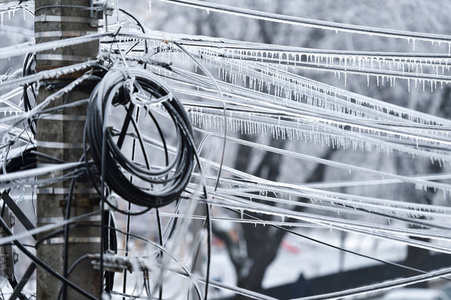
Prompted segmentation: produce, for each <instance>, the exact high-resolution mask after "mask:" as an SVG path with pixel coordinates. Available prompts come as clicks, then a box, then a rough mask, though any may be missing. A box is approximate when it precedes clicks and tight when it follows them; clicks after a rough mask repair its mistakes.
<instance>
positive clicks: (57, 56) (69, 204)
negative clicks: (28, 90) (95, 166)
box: [35, 0, 101, 299]
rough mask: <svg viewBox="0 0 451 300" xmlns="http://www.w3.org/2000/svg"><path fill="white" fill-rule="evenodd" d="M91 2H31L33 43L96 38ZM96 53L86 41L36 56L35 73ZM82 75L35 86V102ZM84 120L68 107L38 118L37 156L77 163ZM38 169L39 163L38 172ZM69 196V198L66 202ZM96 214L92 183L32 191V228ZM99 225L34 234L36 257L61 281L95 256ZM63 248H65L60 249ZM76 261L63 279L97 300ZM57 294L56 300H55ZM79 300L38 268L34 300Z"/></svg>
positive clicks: (79, 94) (87, 272)
mask: <svg viewBox="0 0 451 300" xmlns="http://www.w3.org/2000/svg"><path fill="white" fill-rule="evenodd" d="M92 2H93V1H90V0H36V1H35V37H36V43H37V44H39V43H44V42H49V41H54V40H61V39H65V38H71V37H78V36H84V35H87V34H91V33H96V32H97V18H96V14H95V13H94V12H93V10H92V9H91V3H92ZM98 50H99V42H98V41H92V42H88V43H83V44H78V45H73V46H68V47H60V48H56V49H53V50H50V51H43V52H38V53H36V70H37V71H38V72H40V71H44V70H50V69H54V68H58V67H61V66H69V65H73V64H76V63H80V62H84V61H88V60H91V59H94V58H95V57H96V56H97V54H98ZM84 72H86V70H82V71H79V72H74V73H71V74H69V75H64V76H61V77H59V78H57V79H56V78H55V79H51V80H45V82H41V83H40V88H39V93H38V103H40V102H42V101H44V99H46V98H47V97H48V96H49V95H51V94H53V93H55V92H56V91H58V90H59V89H61V88H64V87H65V86H67V85H68V84H69V83H70V82H72V81H73V80H75V79H76V78H78V77H80V76H81V74H83V73H84ZM91 89H92V86H89V85H87V84H81V85H78V86H77V88H75V89H73V90H72V91H71V92H69V93H67V94H65V95H64V96H63V97H60V99H58V101H53V102H52V104H51V105H52V106H58V105H61V104H63V103H70V102H75V101H77V100H81V99H86V98H89V95H90V90H91ZM85 119H86V106H76V107H71V108H68V109H65V110H64V111H57V112H56V113H54V114H51V115H49V116H46V117H44V118H41V119H39V121H38V122H37V127H36V132H37V133H36V140H37V148H38V151H39V152H42V153H44V154H46V155H50V156H52V157H55V158H57V159H59V160H63V161H66V162H77V161H79V160H80V159H81V158H82V155H83V128H84V125H85ZM43 165H44V164H42V163H41V164H40V166H41V167H42V166H43ZM38 167H39V165H38ZM66 173H67V172H66ZM63 174H65V173H64V172H61V173H59V174H58V175H63ZM54 176H55V175H54ZM70 194H71V195H72V197H69V195H70ZM69 198H71V201H69ZM97 210H99V201H98V197H97V195H96V193H95V190H94V189H93V187H92V184H91V183H90V182H89V181H87V180H86V179H84V180H83V179H79V178H77V179H76V180H75V181H72V180H65V181H60V182H58V183H55V184H52V185H50V186H46V187H39V188H38V195H37V218H38V224H37V225H38V226H45V225H48V224H51V223H58V222H61V221H62V220H64V218H66V217H67V214H68V211H69V212H70V217H74V216H80V215H83V214H87V213H90V212H93V211H97ZM99 224H100V215H93V216H90V217H88V218H86V221H83V225H84V226H77V227H73V226H71V227H70V228H64V226H61V227H60V229H59V232H57V233H56V234H55V235H52V236H48V235H49V232H45V233H42V234H40V236H38V240H40V239H45V240H44V242H43V243H42V244H40V245H39V247H37V256H38V258H39V259H41V260H42V261H44V262H45V263H46V264H47V265H48V266H50V267H51V268H53V269H54V270H55V271H57V272H58V273H60V274H62V275H63V276H67V274H68V269H70V268H71V266H73V265H74V262H76V261H77V260H78V259H80V258H81V257H83V256H85V255H86V254H95V253H99V250H100V240H101V238H100V228H99ZM90 225H93V226H90ZM65 245H67V246H68V249H65ZM80 261H81V262H80V263H79V264H78V263H77V265H76V266H75V267H74V268H73V270H71V272H70V275H69V276H68V280H69V281H71V282H72V283H74V284H75V285H76V286H78V287H80V288H81V289H82V290H84V291H85V292H87V293H89V294H90V295H93V296H94V297H95V298H99V291H100V289H101V286H100V280H99V277H100V276H99V272H98V271H97V270H94V269H93V268H92V266H91V263H90V261H89V260H87V259H81V260H80ZM59 293H61V298H60V297H59V296H58V295H59ZM85 296H86V295H85ZM85 296H82V295H81V294H80V292H79V291H78V292H77V291H75V290H74V289H72V288H71V287H69V286H67V285H65V284H64V283H63V282H62V281H60V280H58V279H56V278H55V277H53V276H52V275H51V274H50V273H48V272H46V271H44V270H43V269H41V268H38V272H37V299H86V297H85Z"/></svg>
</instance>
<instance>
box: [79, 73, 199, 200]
mask: <svg viewBox="0 0 451 300" xmlns="http://www.w3.org/2000/svg"><path fill="white" fill-rule="evenodd" d="M130 77H131V78H130ZM130 83H132V84H131V85H132V86H130ZM127 84H128V85H127ZM138 93H141V94H140V95H143V94H142V93H145V96H146V97H147V96H148V95H150V97H151V98H150V99H151V100H153V99H155V100H156V101H151V102H149V103H147V102H146V103H143V106H144V107H145V110H146V114H149V115H150V116H151V120H152V122H153V125H152V126H154V127H155V128H156V129H157V131H158V134H159V136H160V138H161V140H162V141H163V143H164V144H165V143H166V141H165V138H164V135H163V133H162V130H161V125H160V124H157V123H158V122H157V120H156V119H155V118H154V117H153V116H152V114H151V112H150V110H149V108H148V105H149V104H151V103H157V102H159V101H158V100H159V99H160V101H161V102H160V104H161V105H162V106H163V107H164V109H165V110H166V111H167V113H168V114H169V116H170V117H171V120H172V122H173V125H174V127H175V134H176V136H177V152H176V154H175V156H174V157H173V158H172V160H171V161H166V164H165V166H164V167H158V168H156V167H152V166H151V165H149V163H148V159H147V158H148V157H150V156H151V154H149V153H147V151H145V148H144V143H145V142H146V137H144V136H142V134H141V133H140V130H139V127H138V124H137V123H136V122H135V121H134V120H133V118H128V119H127V118H126V120H125V122H126V124H125V125H124V128H125V129H124V128H122V129H119V131H117V130H116V131H112V130H109V129H107V127H106V126H107V121H108V115H107V112H108V110H109V109H110V108H111V106H112V105H113V106H119V105H122V106H123V107H124V109H125V110H126V111H127V115H131V114H133V110H134V109H135V108H136V106H137V105H136V104H139V103H138V102H139V100H137V99H134V100H133V101H132V100H131V97H134V96H135V95H136V94H138ZM147 98H148V97H147ZM130 123H131V126H130ZM129 126H130V127H132V128H133V129H134V131H135V132H134V134H133V135H130V134H129V133H127V129H128V127H129ZM85 131H86V142H85V144H87V143H89V145H90V147H91V149H90V153H91V154H92V157H93V159H94V162H95V164H96V166H97V169H98V170H100V168H101V160H102V144H101V141H102V140H103V139H104V135H106V136H105V138H106V149H105V158H106V159H105V172H104V173H105V182H106V183H107V185H108V186H109V187H110V188H111V189H112V190H113V191H114V192H116V193H117V194H118V195H119V196H121V197H122V198H124V199H126V200H128V201H130V202H131V203H134V204H136V205H140V206H145V207H150V208H153V207H161V206H164V205H167V204H169V203H171V202H173V201H175V200H177V199H178V198H179V196H180V195H181V193H183V191H184V190H185V187H186V185H187V184H188V182H189V180H190V177H191V172H192V170H193V166H194V163H193V159H194V155H195V149H194V142H193V132H192V127H191V124H190V121H189V117H188V115H187V114H186V111H185V109H184V107H183V106H182V104H181V103H180V102H179V101H178V99H177V98H176V97H175V96H173V94H172V93H171V92H170V91H169V89H168V88H166V87H165V86H164V85H163V84H162V83H161V82H160V81H159V80H158V79H157V78H156V77H155V76H154V75H153V74H152V73H150V72H148V71H146V70H143V69H133V68H131V69H129V70H128V71H127V72H126V73H124V72H123V70H120V69H119V70H118V69H116V68H112V69H111V70H110V71H109V72H107V73H106V74H105V76H104V78H103V80H102V81H101V82H100V83H99V84H98V85H97V86H96V87H95V89H94V91H93V92H92V94H91V98H90V102H89V105H88V112H87V121H86V129H85ZM117 134H119V135H120V136H119V139H122V140H123V139H124V137H125V135H126V136H129V137H130V136H131V137H132V138H135V139H136V140H137V142H138V143H139V144H140V147H141V150H142V152H143V156H144V157H145V164H143V163H138V162H136V161H132V160H130V159H128V158H127V157H126V156H125V155H124V153H123V152H122V151H121V147H122V142H121V143H116V142H115V141H114V139H113V137H114V136H117ZM121 135H122V136H121ZM165 156H167V153H165ZM129 175H133V176H136V177H137V178H139V179H141V180H142V181H144V182H145V183H146V186H145V187H142V186H137V185H135V184H133V183H132V182H131V180H130V179H129V178H127V177H128V176H129Z"/></svg>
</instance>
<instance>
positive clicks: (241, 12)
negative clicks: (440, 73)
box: [160, 0, 451, 44]
mask: <svg viewBox="0 0 451 300" xmlns="http://www.w3.org/2000/svg"><path fill="white" fill-rule="evenodd" d="M160 1H163V2H169V3H174V4H178V5H184V6H189V7H193V8H197V9H206V10H208V11H216V12H220V13H224V14H231V15H237V16H242V17H247V18H252V19H257V20H264V21H271V22H278V23H285V24H290V25H297V26H304V27H310V28H318V29H327V30H332V31H335V32H337V31H341V32H350V33H357V34H365V35H370V36H381V37H390V38H398V39H406V40H411V39H413V40H421V41H426V42H438V43H440V42H448V43H450V44H451V36H449V35H443V34H433V33H420V32H411V31H403V30H393V29H384V28H377V27H369V26H361V25H353V24H344V23H336V22H329V21H322V20H315V19H307V18H300V17H294V16H286V15H281V14H275V13H270V12H263V11H256V10H252V9H246V8H240V7H232V6H228V5H223V4H217V3H209V2H206V1H199V0H160Z"/></svg>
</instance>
